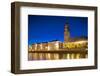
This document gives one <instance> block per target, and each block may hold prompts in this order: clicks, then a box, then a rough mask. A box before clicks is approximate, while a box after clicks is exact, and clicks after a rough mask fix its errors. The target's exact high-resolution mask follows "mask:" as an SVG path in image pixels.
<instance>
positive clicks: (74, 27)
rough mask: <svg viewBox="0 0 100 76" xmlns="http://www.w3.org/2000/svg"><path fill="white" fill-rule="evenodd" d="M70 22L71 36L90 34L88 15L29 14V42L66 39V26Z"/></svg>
mask: <svg viewBox="0 0 100 76" xmlns="http://www.w3.org/2000/svg"><path fill="white" fill-rule="evenodd" d="M66 23H68V24H69V29H70V36H71V37H72V38H74V37H80V36H88V18H87V17H68V16H43V15H28V44H33V43H40V42H48V41H52V40H59V41H62V42H63V41H64V26H65V24H66Z"/></svg>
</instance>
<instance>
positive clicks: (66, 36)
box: [64, 23, 70, 42]
mask: <svg viewBox="0 0 100 76" xmlns="http://www.w3.org/2000/svg"><path fill="white" fill-rule="evenodd" d="M69 39H70V32H69V26H68V23H66V24H65V26H64V42H69Z"/></svg>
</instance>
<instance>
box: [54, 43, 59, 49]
mask: <svg viewBox="0 0 100 76" xmlns="http://www.w3.org/2000/svg"><path fill="white" fill-rule="evenodd" d="M55 47H56V50H58V49H59V43H58V42H56V43H55Z"/></svg>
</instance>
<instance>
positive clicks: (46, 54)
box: [28, 23, 88, 60]
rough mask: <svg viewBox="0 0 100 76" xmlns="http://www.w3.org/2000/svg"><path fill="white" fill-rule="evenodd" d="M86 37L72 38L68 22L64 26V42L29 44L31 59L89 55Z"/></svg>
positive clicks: (54, 58)
mask: <svg viewBox="0 0 100 76" xmlns="http://www.w3.org/2000/svg"><path fill="white" fill-rule="evenodd" d="M87 49H88V40H87V38H86V37H78V38H70V31H69V26H68V23H66V24H65V27H64V42H61V41H58V40H53V41H50V42H42V43H35V44H32V45H29V51H28V59H29V60H56V59H80V58H87V57H88V53H87V52H88V50H87Z"/></svg>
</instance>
